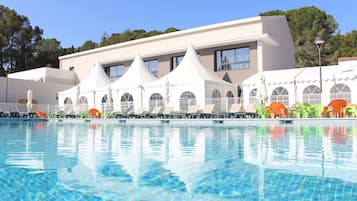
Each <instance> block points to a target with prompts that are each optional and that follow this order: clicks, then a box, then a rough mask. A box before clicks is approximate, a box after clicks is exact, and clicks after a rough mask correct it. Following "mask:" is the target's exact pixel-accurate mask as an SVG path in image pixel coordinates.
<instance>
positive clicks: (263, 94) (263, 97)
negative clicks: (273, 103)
mask: <svg viewBox="0 0 357 201" xmlns="http://www.w3.org/2000/svg"><path fill="white" fill-rule="evenodd" d="M259 101H260V103H261V104H262V105H267V104H268V101H269V97H268V89H267V86H266V81H265V76H264V74H262V77H261V82H260V88H259Z"/></svg>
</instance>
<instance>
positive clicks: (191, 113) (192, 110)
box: [186, 105, 198, 118]
mask: <svg viewBox="0 0 357 201" xmlns="http://www.w3.org/2000/svg"><path fill="white" fill-rule="evenodd" d="M197 112H198V107H197V105H189V106H188V109H187V112H186V117H187V118H196V114H197Z"/></svg>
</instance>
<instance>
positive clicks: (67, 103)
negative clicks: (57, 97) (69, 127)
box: [63, 97, 73, 113]
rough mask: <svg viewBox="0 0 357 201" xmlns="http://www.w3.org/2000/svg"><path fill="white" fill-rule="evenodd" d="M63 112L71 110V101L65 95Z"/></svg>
mask: <svg viewBox="0 0 357 201" xmlns="http://www.w3.org/2000/svg"><path fill="white" fill-rule="evenodd" d="M63 109H64V112H65V113H71V112H73V102H72V99H71V98H69V97H67V98H65V99H64V108H63Z"/></svg>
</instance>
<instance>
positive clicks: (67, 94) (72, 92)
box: [58, 61, 111, 107]
mask: <svg viewBox="0 0 357 201" xmlns="http://www.w3.org/2000/svg"><path fill="white" fill-rule="evenodd" d="M110 83H111V81H110V79H109V77H108V76H107V74H106V73H105V72H104V70H103V67H102V66H101V64H100V63H99V62H98V61H97V62H96V64H95V65H94V68H93V69H92V71H91V72H90V73H89V75H88V77H87V78H86V79H85V80H83V81H82V82H81V83H79V84H78V85H76V86H74V87H72V88H70V89H67V90H65V91H61V92H59V93H58V100H59V106H60V107H61V106H63V104H64V100H65V99H66V98H70V99H71V100H72V103H73V102H74V101H73V100H76V102H78V100H77V98H79V97H82V96H84V97H85V98H87V101H88V104H89V105H90V106H91V107H93V106H94V105H95V100H94V95H95V92H96V91H97V90H98V89H101V88H103V87H105V86H107V85H109V84H110ZM78 92H79V93H80V94H79V95H78Z"/></svg>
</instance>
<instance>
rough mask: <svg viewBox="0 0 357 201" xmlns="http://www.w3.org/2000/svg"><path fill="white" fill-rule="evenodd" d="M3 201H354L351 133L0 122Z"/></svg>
mask: <svg viewBox="0 0 357 201" xmlns="http://www.w3.org/2000/svg"><path fill="white" fill-rule="evenodd" d="M0 143H1V144H0V186H1V188H0V199H1V200H356V199H357V125H356V124H352V125H343V126H341V125H340V126H338V125H337V124H335V125H334V124H329V125H318V126H311V125H258V126H224V125H209V126H198V125H195V126H192V125H191V126H190V125H187V124H186V125H171V124H165V125H143V126H140V125H128V124H118V123H116V124H114V123H105V124H96V123H90V122H87V123H66V122H32V121H27V122H17V121H14V122H0Z"/></svg>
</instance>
